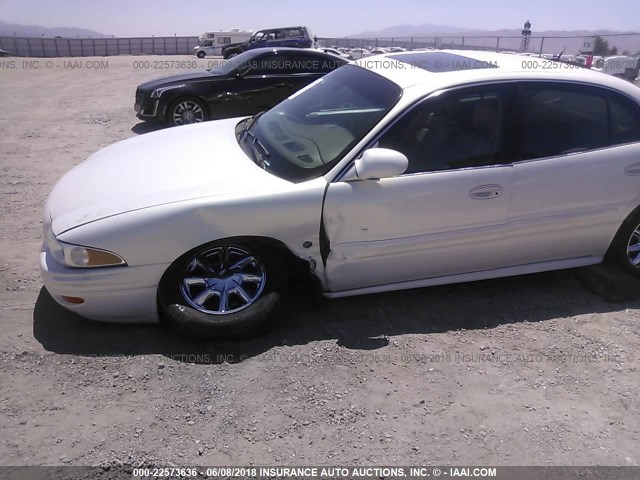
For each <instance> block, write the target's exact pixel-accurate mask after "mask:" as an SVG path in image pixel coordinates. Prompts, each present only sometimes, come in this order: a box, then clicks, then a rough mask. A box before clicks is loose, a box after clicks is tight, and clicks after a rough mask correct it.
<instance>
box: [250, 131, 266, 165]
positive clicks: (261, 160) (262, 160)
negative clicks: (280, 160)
mask: <svg viewBox="0 0 640 480" xmlns="http://www.w3.org/2000/svg"><path fill="white" fill-rule="evenodd" d="M246 134H247V135H249V136H251V138H253V141H252V142H251V145H252V146H253V149H254V151H255V152H256V155H257V159H256V160H257V162H256V163H257V164H258V166H260V167H262V168H264V169H265V170H266V169H267V167H270V166H271V164H270V163H269V162H268V161H267V160H265V157H268V156H269V155H270V153H269V150H267V148H266V147H265V146H264V145H263V144H262V142H261V141H260V140H258V137H256V136H255V134H254V133H253V132H251V131H249V130H247V131H246ZM256 145H257V146H259V147H260V148H261V149H262V151H263V152H264V155H263V154H262V153H260V150H258V149H257V148H256Z"/></svg>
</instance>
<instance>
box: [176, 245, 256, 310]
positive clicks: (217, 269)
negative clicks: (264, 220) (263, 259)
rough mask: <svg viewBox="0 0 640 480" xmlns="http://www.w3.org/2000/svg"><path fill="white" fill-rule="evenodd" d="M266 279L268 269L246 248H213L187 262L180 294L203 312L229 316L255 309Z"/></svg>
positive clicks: (181, 281) (181, 279) (181, 278)
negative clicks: (254, 304)
mask: <svg viewBox="0 0 640 480" xmlns="http://www.w3.org/2000/svg"><path fill="white" fill-rule="evenodd" d="M266 279H267V275H266V271H265V268H264V266H263V265H262V264H261V263H260V262H259V261H258V260H257V259H256V258H255V257H254V256H253V255H252V254H251V253H249V252H247V251H246V250H244V249H243V248H241V247H226V246H221V247H212V248H210V249H209V250H205V251H204V252H202V253H199V254H198V255H196V256H195V257H193V258H192V259H191V260H190V261H189V262H188V263H187V266H186V268H185V269H184V272H183V274H182V276H181V277H180V292H181V293H182V296H183V298H184V299H185V300H186V301H187V303H188V304H189V305H191V306H192V307H193V308H195V309H196V310H199V311H200V312H203V313H207V314H211V315H227V314H230V313H235V312H239V311H240V310H244V309H245V308H247V307H249V306H251V305H252V304H253V303H254V302H255V301H256V300H257V299H258V298H259V297H260V294H261V293H262V290H263V289H264V286H265V283H266Z"/></svg>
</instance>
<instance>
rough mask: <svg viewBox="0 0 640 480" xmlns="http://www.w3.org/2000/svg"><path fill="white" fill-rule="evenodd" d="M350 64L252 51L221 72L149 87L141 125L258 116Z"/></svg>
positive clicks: (140, 96)
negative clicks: (259, 113) (150, 122)
mask: <svg viewBox="0 0 640 480" xmlns="http://www.w3.org/2000/svg"><path fill="white" fill-rule="evenodd" d="M345 63H348V62H347V61H346V60H345V59H343V58H340V57H337V56H335V55H331V54H328V53H323V52H320V51H317V50H307V49H299V48H276V49H274V48H261V49H255V50H250V51H248V52H245V53H242V54H241V55H238V56H237V57H234V58H233V59H232V60H229V61H225V62H222V65H221V66H220V67H219V68H216V69H211V70H206V71H204V72H199V73H190V74H185V75H175V76H172V77H165V78H160V79H158V80H152V81H150V82H147V83H143V84H141V85H139V86H138V88H137V90H136V100H135V106H134V108H135V111H136V113H137V116H138V118H139V119H141V120H152V121H160V122H168V123H170V124H171V125H184V124H188V123H197V122H203V121H206V120H212V119H217V118H230V117H240V116H244V115H254V114H256V113H258V112H261V111H263V110H267V109H269V108H271V107H273V106H274V105H276V104H277V103H280V102H281V101H282V100H284V99H285V98H287V97H288V96H289V95H291V94H292V93H293V92H295V91H297V90H299V89H301V88H302V87H304V86H306V85H308V84H310V83H311V82H313V81H315V80H316V79H318V78H320V77H322V76H323V75H325V74H327V73H329V72H330V71H332V70H335V69H336V68H338V67H341V66H342V65H344V64H345Z"/></svg>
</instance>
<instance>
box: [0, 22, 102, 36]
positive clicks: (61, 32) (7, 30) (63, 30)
mask: <svg viewBox="0 0 640 480" xmlns="http://www.w3.org/2000/svg"><path fill="white" fill-rule="evenodd" d="M0 35H3V36H9V37H13V36H14V35H15V36H17V37H42V36H45V37H49V38H50V37H57V36H60V37H66V38H78V37H81V38H88V37H91V38H106V37H111V35H105V34H103V33H98V32H95V31H93V30H88V29H86V28H73V27H53V28H50V27H41V26H39V25H16V24H13V23H7V22H3V21H1V20H0Z"/></svg>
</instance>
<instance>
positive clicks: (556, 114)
mask: <svg viewBox="0 0 640 480" xmlns="http://www.w3.org/2000/svg"><path fill="white" fill-rule="evenodd" d="M521 99H522V102H521V106H522V111H521V112H522V118H521V121H522V140H521V152H520V153H521V159H522V160H529V159H534V158H543V157H553V156H558V155H565V154H568V153H576V152H584V151H587V150H591V149H595V148H601V147H607V146H609V145H610V139H609V122H608V118H609V115H608V109H607V94H606V91H604V90H600V89H598V88H592V87H583V86H577V85H557V84H524V85H523V86H522V96H521Z"/></svg>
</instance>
